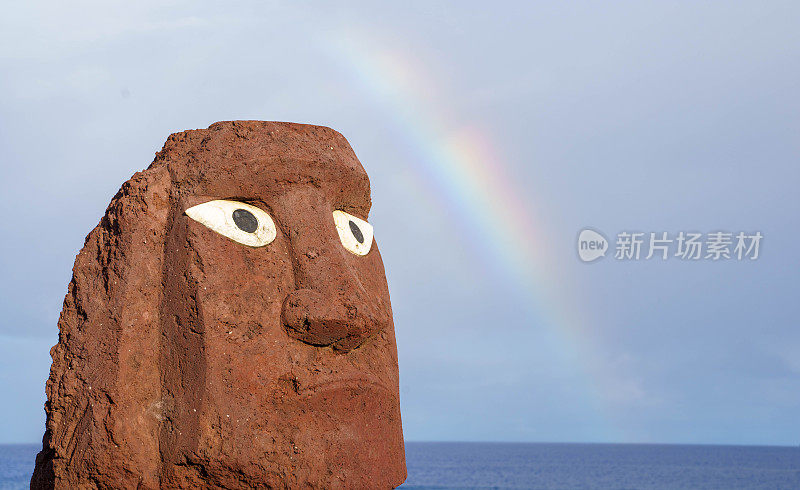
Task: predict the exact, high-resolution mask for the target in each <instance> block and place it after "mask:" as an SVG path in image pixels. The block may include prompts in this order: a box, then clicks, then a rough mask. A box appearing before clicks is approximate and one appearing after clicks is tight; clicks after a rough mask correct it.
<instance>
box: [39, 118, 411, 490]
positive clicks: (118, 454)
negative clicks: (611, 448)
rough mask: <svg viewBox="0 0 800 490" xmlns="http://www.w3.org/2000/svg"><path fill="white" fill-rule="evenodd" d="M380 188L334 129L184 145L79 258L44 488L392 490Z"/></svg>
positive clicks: (121, 197) (396, 462) (277, 127)
mask: <svg viewBox="0 0 800 490" xmlns="http://www.w3.org/2000/svg"><path fill="white" fill-rule="evenodd" d="M370 204H371V202H370V188H369V179H368V178H367V174H366V172H365V171H364V169H363V168H362V166H361V164H360V163H359V161H358V159H357V158H356V156H355V154H354V153H353V150H352V148H350V145H349V144H348V143H347V141H346V140H345V138H344V137H343V136H342V135H340V134H339V133H337V132H336V131H333V130H332V129H329V128H326V127H320V126H309V125H303V124H289V123H276V122H261V121H236V122H220V123H216V124H213V125H212V126H210V127H209V128H208V129H205V130H194V131H184V132H182V133H176V134H173V135H172V136H170V137H169V139H168V140H167V142H166V144H165V145H164V148H163V149H162V150H161V151H160V152H159V153H157V155H156V158H155V161H154V162H153V163H152V164H151V165H150V167H149V168H148V169H147V170H144V171H142V172H139V173H137V174H135V175H134V176H133V177H132V178H131V179H130V180H129V181H127V182H126V183H125V184H123V186H122V188H121V189H120V190H119V192H118V193H117V195H116V196H114V198H113V199H112V201H111V204H110V205H109V207H108V209H107V211H106V213H105V215H104V216H103V218H102V219H101V220H100V224H99V225H98V226H97V227H96V228H95V229H94V230H93V231H92V232H91V233H90V234H89V236H88V237H87V238H86V243H85V245H84V247H83V249H82V250H81V251H80V253H79V254H78V257H77V259H76V261H75V267H74V270H73V277H72V281H71V282H70V284H69V289H68V293H67V296H66V299H65V300H64V309H63V311H62V312H61V317H60V319H59V322H58V327H59V332H60V334H59V342H58V344H57V345H56V346H55V347H53V349H52V350H51V354H52V357H53V365H52V369H51V371H50V378H49V379H48V381H47V404H46V407H45V408H46V412H47V427H46V432H45V435H44V442H43V449H42V451H41V453H39V455H38V456H37V458H36V469H35V472H34V475H33V478H32V480H31V487H33V488H53V487H56V488H159V487H160V488H198V487H200V488H202V487H205V488H209V487H223V488H301V487H302V488H306V487H312V488H392V487H396V486H398V485H400V484H401V483H402V482H403V480H404V479H405V477H406V466H405V455H404V448H403V434H402V428H401V423H400V404H399V393H398V368H397V348H396V344H395V335H394V324H393V322H392V310H391V305H390V302H389V291H388V288H387V284H386V277H385V274H384V269H383V262H382V261H381V256H380V253H379V252H378V247H377V244H376V243H375V242H374V240H373V234H372V226H371V225H370V224H369V223H368V222H367V217H368V213H369V210H370Z"/></svg>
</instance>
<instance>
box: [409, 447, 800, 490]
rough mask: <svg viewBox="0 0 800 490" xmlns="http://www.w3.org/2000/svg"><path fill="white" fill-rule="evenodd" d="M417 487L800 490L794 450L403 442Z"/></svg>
mask: <svg viewBox="0 0 800 490" xmlns="http://www.w3.org/2000/svg"><path fill="white" fill-rule="evenodd" d="M406 458H407V461H406V462H407V465H408V479H407V480H406V483H405V484H404V485H403V486H402V487H401V488H402V489H419V488H546V489H549V488H559V489H562V488H563V489H579V488H609V489H626V488H636V489H639V488H648V489H680V488H691V489H710V488H715V489H734V488H770V489H779V488H781V489H782V488H786V489H792V490H800V448H795V447H747V446H745V447H742V446H678V445H644V444H507V443H496V444H484V443H436V442H422V443H420V442H409V443H406Z"/></svg>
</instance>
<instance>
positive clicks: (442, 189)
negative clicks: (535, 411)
mask: <svg viewBox="0 0 800 490" xmlns="http://www.w3.org/2000/svg"><path fill="white" fill-rule="evenodd" d="M328 48H329V49H330V52H331V53H332V56H333V57H334V58H335V60H336V61H338V62H340V63H341V64H342V65H343V66H344V67H345V69H346V71H347V72H348V73H350V74H352V76H354V77H355V78H356V81H357V83H358V84H359V85H360V87H361V88H362V89H364V90H366V92H367V93H368V94H370V95H371V96H372V97H373V98H374V100H375V102H376V103H377V104H379V105H380V106H381V107H382V108H383V109H384V110H385V113H386V114H387V117H388V118H389V119H391V122H392V123H393V125H394V129H395V131H396V133H397V136H398V137H400V138H402V139H403V140H404V141H406V142H407V144H408V147H409V148H410V149H411V151H412V152H413V153H414V154H413V157H414V158H412V161H413V163H412V165H413V166H414V171H415V173H416V174H417V178H418V179H419V180H420V182H424V183H425V184H424V185H421V186H422V187H425V186H426V185H427V186H430V185H433V186H434V187H435V189H436V194H437V196H438V199H441V200H443V201H444V204H445V205H446V206H448V207H449V208H450V209H451V211H453V213H452V215H453V216H455V217H456V219H458V220H460V223H459V224H460V225H461V226H463V227H464V229H467V230H476V229H477V230H481V232H480V233H473V234H471V236H473V237H474V236H479V237H483V239H482V240H480V241H478V242H477V243H476V244H475V246H476V247H478V250H476V252H477V255H478V256H479V257H481V258H482V259H483V260H487V261H490V263H491V266H492V267H491V268H492V269H493V270H494V269H497V268H498V266H499V269H500V270H502V271H504V274H505V275H506V276H507V277H508V278H511V279H513V281H514V283H515V284H517V285H518V286H519V291H520V293H521V294H522V296H523V299H524V302H525V303H526V304H528V308H529V312H528V315H527V318H528V321H529V322H530V323H531V326H532V328H542V329H545V332H544V333H545V335H546V336H547V337H548V338H549V339H550V340H551V341H552V344H553V346H554V348H555V349H557V350H558V352H557V355H558V357H560V359H561V364H562V366H561V367H562V368H564V369H572V370H574V369H580V370H581V371H582V373H581V374H580V377H581V378H582V379H583V380H584V386H583V387H582V389H583V390H584V392H585V398H586V400H587V405H588V406H589V408H590V409H591V410H595V411H596V415H597V417H596V419H597V421H598V422H597V423H598V424H600V425H603V427H599V428H598V430H597V431H595V433H596V434H599V435H598V436H597V438H600V439H605V440H617V441H619V440H621V439H628V438H626V437H625V435H624V434H622V433H621V432H622V430H621V429H619V427H617V424H616V423H614V422H612V421H610V419H611V418H612V417H611V416H610V411H611V410H612V409H611V408H610V407H611V406H612V405H613V403H612V402H611V401H610V400H606V399H605V397H604V394H605V393H606V392H607V388H608V387H609V386H610V385H613V384H615V383H617V381H616V380H615V379H614V378H615V376H614V374H613V373H610V372H609V371H608V369H606V368H604V364H606V363H602V362H600V361H599V360H598V359H599V358H598V356H597V354H596V353H595V352H593V350H592V345H593V344H594V342H593V340H592V338H591V337H592V336H591V335H589V334H588V332H587V329H586V328H585V327H582V325H585V322H584V320H579V319H577V318H576V317H575V315H576V312H579V311H580V308H579V307H574V306H573V307H569V306H568V305H567V304H566V303H565V302H564V301H563V300H560V299H559V298H556V297H554V294H553V289H554V288H553V287H552V285H553V283H554V282H557V281H558V278H559V277H560V276H561V274H559V271H558V270H557V269H556V266H557V264H558V261H557V260H553V254H552V250H551V249H550V244H549V243H548V241H547V238H552V235H551V234H548V233H547V230H546V229H545V228H544V227H543V226H542V221H541V220H540V219H538V218H537V216H536V215H535V214H534V212H533V211H532V210H533V209H543V208H544V206H540V205H537V203H536V202H534V201H533V200H534V199H535V197H536V196H535V192H530V191H529V192H522V191H521V190H520V189H519V188H518V186H517V185H515V183H514V181H513V179H512V178H511V177H510V176H509V175H508V171H507V165H506V164H505V163H504V159H503V158H502V156H501V155H500V152H499V151H498V150H497V147H496V145H494V144H492V141H491V138H490V137H489V135H490V134H491V133H490V132H489V131H487V130H486V129H484V128H481V127H479V126H477V125H472V126H470V127H467V128H464V127H463V126H464V125H463V124H461V123H458V122H456V121H455V118H452V117H448V111H447V110H446V108H445V107H442V104H441V103H439V102H438V101H437V99H436V98H434V97H432V96H431V93H432V92H434V91H433V90H432V89H431V87H435V86H436V83H435V81H434V80H432V77H431V76H430V75H429V74H428V73H427V72H426V70H424V69H423V67H421V66H419V65H417V64H415V63H413V62H412V61H411V60H409V59H408V58H407V57H404V56H402V55H400V54H399V53H398V52H397V51H391V50H388V49H386V48H385V47H381V43H380V42H379V40H377V39H375V38H374V37H372V36H364V35H361V36H359V35H356V34H355V33H354V32H353V31H348V33H347V34H344V35H340V36H338V37H336V38H334V39H332V40H331V42H330V43H329V44H328ZM576 232H577V230H576ZM467 241H468V240H465V242H467ZM576 260H577V259H576ZM559 368H560V367H559V366H554V369H559ZM593 419H594V418H593Z"/></svg>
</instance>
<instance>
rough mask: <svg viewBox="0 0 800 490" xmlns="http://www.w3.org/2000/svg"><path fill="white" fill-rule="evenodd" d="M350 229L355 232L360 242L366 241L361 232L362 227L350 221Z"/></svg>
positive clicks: (354, 234)
mask: <svg viewBox="0 0 800 490" xmlns="http://www.w3.org/2000/svg"><path fill="white" fill-rule="evenodd" d="M350 231H352V232H353V236H354V237H356V240H358V243H364V235H363V234H362V233H361V229H360V228H359V227H358V225H357V224H355V223H353V222H352V221H351V222H350Z"/></svg>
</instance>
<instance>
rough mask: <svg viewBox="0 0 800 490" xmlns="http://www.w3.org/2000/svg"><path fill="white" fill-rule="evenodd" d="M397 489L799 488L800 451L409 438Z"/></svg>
mask: <svg viewBox="0 0 800 490" xmlns="http://www.w3.org/2000/svg"><path fill="white" fill-rule="evenodd" d="M38 449H39V445H38V444H37V445H0V490H6V489H18V488H28V482H29V480H30V475H31V472H32V471H33V461H34V458H35V456H36V452H37V451H38ZM406 458H407V463H408V480H406V483H405V484H403V485H402V486H401V487H400V488H402V489H404V490H411V489H442V488H541V489H580V488H598V489H670V490H671V489H682V488H687V489H689V488H691V489H726V490H727V489H738V488H757V489H761V488H764V489H767V488H768V489H784V488H785V489H792V490H798V489H800V448H797V447H758V446H683V445H666V444H522V443H520V444H515V443H462V442H408V443H406Z"/></svg>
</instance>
